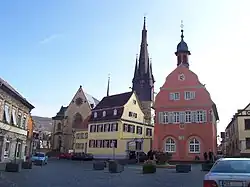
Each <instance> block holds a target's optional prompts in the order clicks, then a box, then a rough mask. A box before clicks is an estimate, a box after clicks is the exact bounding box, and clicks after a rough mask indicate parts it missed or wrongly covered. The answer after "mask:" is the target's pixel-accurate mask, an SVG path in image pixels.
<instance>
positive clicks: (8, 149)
mask: <svg viewBox="0 0 250 187" xmlns="http://www.w3.org/2000/svg"><path fill="white" fill-rule="evenodd" d="M9 156H10V141H9V140H7V141H6V142H5V149H4V158H8V157H9Z"/></svg>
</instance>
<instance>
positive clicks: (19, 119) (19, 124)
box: [17, 112, 22, 127]
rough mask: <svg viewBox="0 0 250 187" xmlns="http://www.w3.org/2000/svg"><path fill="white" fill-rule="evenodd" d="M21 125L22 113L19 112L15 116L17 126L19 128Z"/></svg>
mask: <svg viewBox="0 0 250 187" xmlns="http://www.w3.org/2000/svg"><path fill="white" fill-rule="evenodd" d="M21 123H22V113H21V112H19V113H18V115H17V126H18V127H20V126H21Z"/></svg>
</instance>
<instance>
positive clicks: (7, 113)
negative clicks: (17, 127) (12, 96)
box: [4, 104, 10, 124]
mask: <svg viewBox="0 0 250 187" xmlns="http://www.w3.org/2000/svg"><path fill="white" fill-rule="evenodd" d="M4 115H5V120H6V122H7V123H9V124H10V111H9V106H8V105H6V104H5V105H4Z"/></svg>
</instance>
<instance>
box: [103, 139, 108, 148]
mask: <svg viewBox="0 0 250 187" xmlns="http://www.w3.org/2000/svg"><path fill="white" fill-rule="evenodd" d="M103 147H104V148H109V140H103Z"/></svg>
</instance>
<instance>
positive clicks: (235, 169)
mask: <svg viewBox="0 0 250 187" xmlns="http://www.w3.org/2000/svg"><path fill="white" fill-rule="evenodd" d="M210 172H213V173H250V160H221V161H218V162H216V163H215V165H214V166H213V167H212V169H211V171H210Z"/></svg>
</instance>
